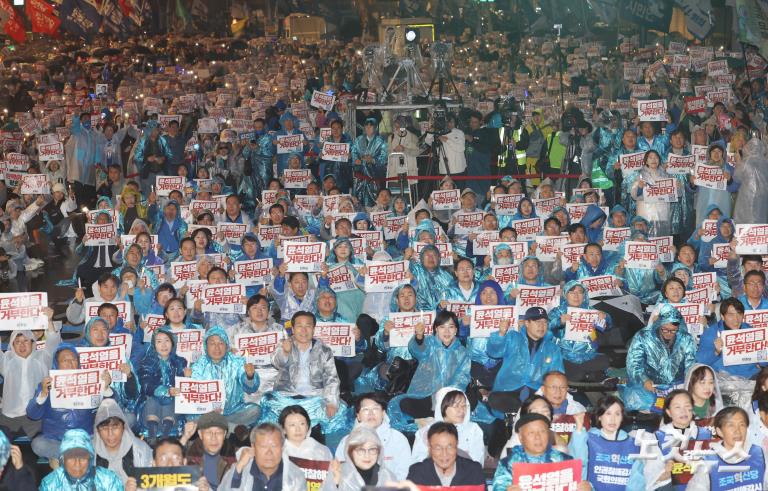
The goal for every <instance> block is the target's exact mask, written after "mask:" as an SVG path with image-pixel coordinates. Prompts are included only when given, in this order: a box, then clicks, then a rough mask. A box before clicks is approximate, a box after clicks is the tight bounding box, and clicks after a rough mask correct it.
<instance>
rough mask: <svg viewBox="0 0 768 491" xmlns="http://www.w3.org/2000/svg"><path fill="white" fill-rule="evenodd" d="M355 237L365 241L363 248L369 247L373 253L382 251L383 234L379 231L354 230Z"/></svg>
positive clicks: (383, 244)
mask: <svg viewBox="0 0 768 491" xmlns="http://www.w3.org/2000/svg"><path fill="white" fill-rule="evenodd" d="M355 235H358V236H360V238H362V239H364V240H365V246H366V247H370V248H371V249H373V250H374V251H383V250H384V246H385V245H386V244H385V243H384V232H382V231H381V230H355Z"/></svg>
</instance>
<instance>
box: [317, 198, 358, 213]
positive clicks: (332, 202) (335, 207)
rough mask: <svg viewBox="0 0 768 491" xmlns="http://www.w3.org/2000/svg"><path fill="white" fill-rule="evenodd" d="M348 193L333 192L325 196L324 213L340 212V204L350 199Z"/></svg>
mask: <svg viewBox="0 0 768 491" xmlns="http://www.w3.org/2000/svg"><path fill="white" fill-rule="evenodd" d="M350 199H351V196H350V195H348V194H332V195H330V196H323V215H334V214H336V213H338V212H339V204H340V203H341V201H342V200H350Z"/></svg>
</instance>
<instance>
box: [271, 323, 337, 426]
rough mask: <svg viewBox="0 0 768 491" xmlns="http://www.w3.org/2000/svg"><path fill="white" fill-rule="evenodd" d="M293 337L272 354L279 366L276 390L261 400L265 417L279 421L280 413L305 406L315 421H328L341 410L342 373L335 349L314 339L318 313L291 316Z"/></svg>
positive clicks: (273, 361) (273, 359) (274, 362)
mask: <svg viewBox="0 0 768 491" xmlns="http://www.w3.org/2000/svg"><path fill="white" fill-rule="evenodd" d="M291 325H292V326H293V327H292V330H293V336H291V337H289V338H288V339H285V340H283V342H282V346H281V347H280V348H278V349H277V350H276V351H275V353H274V354H273V355H272V364H273V365H274V366H275V368H277V370H278V374H277V379H276V380H275V386H274V390H272V391H270V392H267V393H266V394H264V397H262V399H261V407H262V420H263V421H269V422H274V421H277V419H278V417H279V415H280V412H281V411H282V410H283V409H284V408H285V407H286V406H291V405H294V404H298V405H300V406H302V407H303V408H304V409H305V410H306V411H307V413H309V416H310V419H311V421H312V422H313V423H321V424H325V423H327V422H328V421H329V420H330V419H332V418H333V417H334V416H336V413H337V412H338V411H339V406H340V404H341V402H340V400H339V375H338V373H337V372H336V364H335V363H334V360H333V351H332V350H331V348H329V347H328V346H326V345H325V344H323V342H322V341H321V340H319V339H314V334H315V314H313V313H311V312H306V311H303V310H300V311H298V312H296V313H295V314H293V317H292V318H291Z"/></svg>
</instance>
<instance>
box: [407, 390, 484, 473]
mask: <svg viewBox="0 0 768 491" xmlns="http://www.w3.org/2000/svg"><path fill="white" fill-rule="evenodd" d="M469 416H470V410H469V399H467V396H466V395H465V394H464V392H462V391H460V390H457V389H454V388H452V387H444V388H442V389H440V390H438V391H437V392H436V393H435V411H434V418H433V420H432V421H431V422H430V423H429V424H427V425H424V426H422V427H421V428H419V431H417V432H416V436H415V438H414V440H413V452H412V454H411V463H413V464H416V463H418V462H421V461H423V460H424V459H426V458H427V457H429V441H428V438H427V434H428V433H429V428H430V427H431V426H432V425H433V424H435V423H437V422H440V421H443V422H446V423H450V424H452V425H454V426H456V430H457V431H458V433H459V455H461V456H462V457H465V458H468V459H472V460H474V461H475V462H478V463H480V464H481V465H482V464H483V463H484V461H485V445H483V430H482V429H480V426H479V425H478V424H477V423H473V422H471V421H470V420H469Z"/></svg>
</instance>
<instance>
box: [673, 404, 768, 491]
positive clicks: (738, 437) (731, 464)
mask: <svg viewBox="0 0 768 491" xmlns="http://www.w3.org/2000/svg"><path fill="white" fill-rule="evenodd" d="M714 426H715V434H716V435H717V436H718V437H719V438H720V441H719V442H715V443H713V444H712V445H710V447H709V448H710V449H711V450H714V453H712V454H709V455H707V456H705V457H704V458H705V463H704V464H705V465H699V466H696V470H695V472H694V474H693V479H691V481H690V482H689V483H688V487H687V488H686V489H689V490H691V491H704V490H709V489H719V490H729V489H733V490H735V489H765V487H766V486H768V474H767V473H766V472H765V468H766V464H765V456H764V453H763V449H762V448H761V447H760V446H759V445H754V444H751V442H749V440H748V428H749V415H748V414H747V412H746V411H744V410H743V409H742V408H740V407H734V406H731V407H726V408H724V409H721V410H720V411H719V412H718V413H717V415H716V416H715V422H714ZM721 483H722V484H721Z"/></svg>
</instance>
